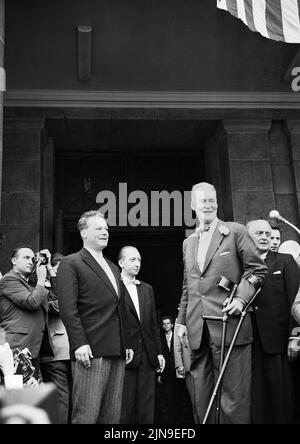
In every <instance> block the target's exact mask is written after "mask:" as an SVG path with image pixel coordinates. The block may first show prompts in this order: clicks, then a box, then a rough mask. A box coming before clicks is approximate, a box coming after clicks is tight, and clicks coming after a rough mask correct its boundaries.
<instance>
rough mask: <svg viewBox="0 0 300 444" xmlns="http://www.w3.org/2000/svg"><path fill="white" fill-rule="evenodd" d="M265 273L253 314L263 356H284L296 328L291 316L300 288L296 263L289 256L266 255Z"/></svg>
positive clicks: (299, 276) (270, 253)
mask: <svg viewBox="0 0 300 444" xmlns="http://www.w3.org/2000/svg"><path fill="white" fill-rule="evenodd" d="M266 264H267V266H268V274H267V277H266V279H265V281H264V283H263V286H262V290H261V293H260V294H259V295H258V297H257V299H256V301H255V304H254V305H255V306H254V315H255V319H256V324H257V329H258V334H259V337H260V339H261V343H262V347H263V350H264V352H265V353H268V354H275V353H276V354H280V353H287V347H288V339H289V336H290V335H291V334H292V329H293V328H294V327H295V326H296V323H295V321H294V320H293V318H292V315H291V307H292V305H293V303H294V300H295V297H296V295H297V292H298V289H299V285H300V273H299V270H298V267H297V264H296V262H295V260H294V259H293V257H292V256H290V255H289V254H280V253H273V252H272V251H270V252H269V253H268V256H267V259H266Z"/></svg>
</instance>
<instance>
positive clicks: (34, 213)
mask: <svg viewBox="0 0 300 444" xmlns="http://www.w3.org/2000/svg"><path fill="white" fill-rule="evenodd" d="M43 126H44V121H43V119H37V120H35V119H17V118H16V119H5V121H4V156H3V187H2V224H1V231H2V232H3V234H4V236H5V239H4V242H3V248H2V250H1V256H0V258H1V259H0V270H1V271H2V272H6V271H7V269H8V267H9V258H10V255H11V252H12V251H13V249H14V248H16V247H17V246H20V245H24V244H25V245H30V246H32V248H33V249H34V250H38V249H39V247H40V238H41V226H42V223H41V220H42V210H43V208H42V202H41V199H42V197H41V194H42V190H41V188H42V187H41V183H42V174H43V163H42V149H41V145H42V137H41V134H42V128H43Z"/></svg>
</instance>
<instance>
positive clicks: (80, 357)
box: [75, 345, 94, 368]
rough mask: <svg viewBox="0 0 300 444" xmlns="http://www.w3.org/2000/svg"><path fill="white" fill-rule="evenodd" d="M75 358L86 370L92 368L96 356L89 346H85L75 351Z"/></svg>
mask: <svg viewBox="0 0 300 444" xmlns="http://www.w3.org/2000/svg"><path fill="white" fill-rule="evenodd" d="M75 358H76V361H77V362H79V363H80V364H82V365H83V366H84V367H86V368H90V367H91V359H94V356H93V355H92V350H91V347H90V346H89V345H83V346H82V347H79V348H78V349H77V350H76V351H75Z"/></svg>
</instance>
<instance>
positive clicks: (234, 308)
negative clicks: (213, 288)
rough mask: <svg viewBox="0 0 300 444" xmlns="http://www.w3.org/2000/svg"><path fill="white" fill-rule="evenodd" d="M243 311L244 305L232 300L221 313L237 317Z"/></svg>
mask: <svg viewBox="0 0 300 444" xmlns="http://www.w3.org/2000/svg"><path fill="white" fill-rule="evenodd" d="M243 310H244V305H243V303H242V301H239V300H238V299H233V301H232V302H231V304H229V305H227V306H226V307H225V308H224V309H223V310H222V312H223V313H228V315H229V316H239V315H240V314H241V313H242V311H243Z"/></svg>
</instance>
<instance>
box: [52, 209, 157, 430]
mask: <svg viewBox="0 0 300 444" xmlns="http://www.w3.org/2000/svg"><path fill="white" fill-rule="evenodd" d="M78 229H79V232H80V234H81V237H82V240H83V249H82V250H81V251H80V252H78V253H75V254H73V255H71V256H68V257H66V258H64V259H63V261H62V264H61V266H60V269H59V272H58V294H59V303H60V311H61V316H62V320H63V322H64V324H65V326H66V329H67V332H68V335H69V340H70V349H71V358H72V361H73V362H72V370H73V397H72V400H73V413H72V422H73V423H75V424H78V423H84V424H91V423H92V424H94V423H103V424H118V423H124V424H128V423H130V424H152V423H153V421H154V407H155V401H154V394H155V380H156V374H157V372H163V370H164V366H165V359H164V357H163V355H162V345H161V340H160V328H159V324H158V320H157V313H156V308H155V301H154V294H153V289H152V287H151V286H150V285H148V284H146V283H145V282H141V281H138V280H137V279H136V276H137V275H138V273H139V271H140V267H141V256H140V253H139V251H138V250H137V249H136V248H134V247H131V246H127V247H124V248H122V249H121V251H120V254H119V267H120V269H121V272H122V273H120V271H119V269H118V267H117V266H116V265H114V264H113V263H112V262H110V261H109V260H108V259H107V258H105V257H104V256H103V250H104V249H105V248H106V246H107V244H108V239H109V232H108V225H107V222H106V220H105V218H104V217H103V215H102V214H101V213H99V212H97V211H91V212H88V213H85V214H84V215H83V216H82V217H81V219H80V220H79V223H78Z"/></svg>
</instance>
